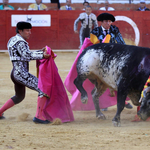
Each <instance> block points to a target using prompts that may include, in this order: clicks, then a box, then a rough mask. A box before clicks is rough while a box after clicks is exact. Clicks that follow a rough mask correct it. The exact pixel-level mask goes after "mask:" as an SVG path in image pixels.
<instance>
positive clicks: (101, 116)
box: [90, 80, 106, 120]
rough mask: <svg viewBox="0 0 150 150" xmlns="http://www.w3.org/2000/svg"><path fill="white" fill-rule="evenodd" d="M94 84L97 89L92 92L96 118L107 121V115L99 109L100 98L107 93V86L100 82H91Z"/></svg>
mask: <svg viewBox="0 0 150 150" xmlns="http://www.w3.org/2000/svg"><path fill="white" fill-rule="evenodd" d="M90 81H91V82H92V83H93V84H95V88H94V89H93V90H92V92H91V94H92V98H93V102H94V106H95V110H96V117H97V118H98V119H103V120H105V119H106V117H105V115H104V114H103V113H102V112H101V111H100V107H99V97H100V96H101V95H102V94H103V93H104V92H105V90H106V86H105V85H104V84H103V83H102V82H101V81H100V80H90Z"/></svg>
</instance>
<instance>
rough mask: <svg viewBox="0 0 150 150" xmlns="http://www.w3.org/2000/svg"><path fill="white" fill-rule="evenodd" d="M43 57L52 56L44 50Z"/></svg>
mask: <svg viewBox="0 0 150 150" xmlns="http://www.w3.org/2000/svg"><path fill="white" fill-rule="evenodd" d="M43 57H44V58H46V59H47V58H49V57H50V55H49V54H47V53H46V51H44V52H43Z"/></svg>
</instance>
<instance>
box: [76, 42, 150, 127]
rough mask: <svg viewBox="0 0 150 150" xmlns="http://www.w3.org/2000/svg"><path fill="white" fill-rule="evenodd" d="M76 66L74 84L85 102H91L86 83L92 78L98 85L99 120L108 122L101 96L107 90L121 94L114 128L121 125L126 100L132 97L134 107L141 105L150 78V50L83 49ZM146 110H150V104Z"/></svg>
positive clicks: (125, 47) (111, 45)
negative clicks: (142, 95)
mask: <svg viewBox="0 0 150 150" xmlns="http://www.w3.org/2000/svg"><path fill="white" fill-rule="evenodd" d="M76 67H77V78H76V79H75V80H74V84H75V86H76V87H77V89H78V90H79V91H80V93H81V101H82V103H87V101H88V96H87V92H86V91H85V89H84V88H83V86H82V84H83V82H84V81H85V80H86V79H89V80H90V81H91V82H92V83H93V84H94V85H95V87H94V89H93V90H92V91H91V94H92V98H93V102H94V106H95V110H96V117H97V118H99V119H106V117H105V115H104V114H103V113H102V112H101V111H100V107H99V97H100V96H101V95H102V94H103V93H104V92H105V90H106V89H107V88H109V89H112V90H115V91H117V112H116V115H115V116H114V118H113V120H112V122H113V125H114V126H120V125H121V123H120V114H121V112H122V110H123V109H124V107H125V100H126V98H127V97H129V98H130V99H131V101H132V103H133V104H134V105H136V106H139V105H140V103H139V99H140V96H141V91H142V90H143V87H144V84H145V82H146V81H147V79H148V77H149V75H150V49H149V48H145V47H138V46H132V45H122V44H115V43H99V44H95V45H92V46H90V47H87V48H86V49H84V50H83V52H82V53H81V55H80V56H79V58H78V61H77V66H76ZM146 107H150V101H149V102H148V106H146ZM139 114H140V113H139ZM146 115H148V114H146Z"/></svg>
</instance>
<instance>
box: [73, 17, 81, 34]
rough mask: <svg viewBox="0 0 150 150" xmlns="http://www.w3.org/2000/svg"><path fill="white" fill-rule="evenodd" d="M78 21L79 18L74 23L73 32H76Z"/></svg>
mask: <svg viewBox="0 0 150 150" xmlns="http://www.w3.org/2000/svg"><path fill="white" fill-rule="evenodd" d="M79 21H80V16H79V17H78V18H77V19H76V20H75V22H74V32H77V31H78V23H79Z"/></svg>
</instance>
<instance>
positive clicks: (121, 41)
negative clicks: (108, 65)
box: [114, 26, 126, 44]
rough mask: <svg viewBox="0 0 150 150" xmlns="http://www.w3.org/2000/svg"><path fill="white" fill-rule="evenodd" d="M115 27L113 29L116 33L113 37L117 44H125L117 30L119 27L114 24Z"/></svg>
mask: <svg viewBox="0 0 150 150" xmlns="http://www.w3.org/2000/svg"><path fill="white" fill-rule="evenodd" d="M114 27H115V31H116V34H115V39H116V41H117V43H118V44H126V43H125V41H124V39H123V37H122V35H121V33H120V31H119V28H118V27H116V26H114Z"/></svg>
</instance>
